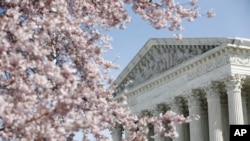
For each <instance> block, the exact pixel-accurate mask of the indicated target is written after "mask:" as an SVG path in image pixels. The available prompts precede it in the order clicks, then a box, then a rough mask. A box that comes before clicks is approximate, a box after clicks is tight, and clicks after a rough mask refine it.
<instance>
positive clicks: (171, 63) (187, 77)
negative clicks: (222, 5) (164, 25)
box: [112, 38, 250, 141]
mask: <svg viewBox="0 0 250 141" xmlns="http://www.w3.org/2000/svg"><path fill="white" fill-rule="evenodd" d="M128 82H130V83H128ZM114 84H115V85H117V86H118V89H117V90H116V92H115V93H114V96H115V97H114V99H115V100H118V101H119V100H120V99H121V97H122V95H126V96H127V100H128V105H129V107H130V110H131V112H132V113H133V114H137V115H143V113H145V111H146V112H150V113H152V114H155V113H159V112H165V111H167V110H172V111H174V112H176V113H178V114H184V115H186V116H188V115H195V114H198V115H200V119H199V120H195V121H192V122H190V123H185V124H181V125H177V127H176V128H177V131H178V133H179V137H178V138H175V139H170V138H166V137H161V136H157V137H156V138H154V139H153V138H151V137H150V135H153V134H154V133H153V132H154V130H153V127H149V128H150V129H149V136H148V138H149V140H152V141H171V140H173V141H229V125H230V124H250V39H243V38H186V39H182V40H181V41H177V40H175V39H167V38H152V39H149V40H148V42H147V43H146V44H145V45H144V46H143V47H142V49H141V50H140V51H139V52H138V53H137V55H136V56H135V57H134V58H133V59H132V61H131V62H130V63H129V64H128V65H127V66H126V68H125V69H124V70H123V71H122V73H121V74H120V75H119V76H118V78H117V79H116V80H115V82H114ZM125 90H126V92H125ZM122 133H123V131H122V128H121V127H120V126H117V128H115V129H113V130H112V137H113V140H114V141H119V140H120V139H121V136H122Z"/></svg>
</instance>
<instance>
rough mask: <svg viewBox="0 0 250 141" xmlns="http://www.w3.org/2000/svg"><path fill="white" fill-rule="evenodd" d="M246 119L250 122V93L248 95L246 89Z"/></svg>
mask: <svg viewBox="0 0 250 141" xmlns="http://www.w3.org/2000/svg"><path fill="white" fill-rule="evenodd" d="M247 120H248V124H250V95H249V90H247Z"/></svg>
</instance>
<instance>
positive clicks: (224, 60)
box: [187, 55, 229, 81]
mask: <svg viewBox="0 0 250 141" xmlns="http://www.w3.org/2000/svg"><path fill="white" fill-rule="evenodd" d="M228 60H229V56H228V55H222V56H220V57H217V58H215V59H214V60H211V62H208V63H206V64H204V65H202V66H199V67H197V68H196V69H195V70H194V71H192V72H190V73H188V74H187V81H190V80H192V79H195V78H197V77H199V76H201V75H204V74H206V73H208V72H211V71H213V70H215V69H217V68H219V67H222V66H224V65H226V64H228V63H229V61H228Z"/></svg>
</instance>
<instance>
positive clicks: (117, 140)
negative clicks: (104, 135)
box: [111, 124, 122, 141]
mask: <svg viewBox="0 0 250 141" xmlns="http://www.w3.org/2000/svg"><path fill="white" fill-rule="evenodd" d="M111 135H112V140H113V141H122V126H121V125H119V124H116V126H115V127H114V128H113V129H112V130H111Z"/></svg>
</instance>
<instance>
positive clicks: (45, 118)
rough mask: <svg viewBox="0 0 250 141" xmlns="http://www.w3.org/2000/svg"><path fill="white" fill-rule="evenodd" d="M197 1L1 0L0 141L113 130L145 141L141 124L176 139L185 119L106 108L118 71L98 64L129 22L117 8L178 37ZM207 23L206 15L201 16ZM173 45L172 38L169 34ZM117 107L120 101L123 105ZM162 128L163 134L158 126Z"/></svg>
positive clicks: (170, 114)
mask: <svg viewBox="0 0 250 141" xmlns="http://www.w3.org/2000/svg"><path fill="white" fill-rule="evenodd" d="M196 2H197V0H190V1H189V4H178V3H176V2H175V1H174V0H162V1H159V2H154V1H149V0H1V1H0V9H1V10H0V11H1V13H0V73H1V77H0V104H1V106H0V120H1V124H0V136H1V137H2V138H4V139H16V140H17V139H20V140H22V141H25V140H28V141H30V140H36V141H49V140H51V141H53V140H55V141H58V140H66V138H68V139H70V137H72V135H73V134H72V133H73V132H75V131H79V130H80V129H81V131H83V132H84V139H83V140H88V137H87V135H88V134H92V135H93V136H94V137H95V138H96V139H97V140H108V139H107V138H105V136H104V135H102V131H103V130H105V129H111V128H112V127H114V126H115V124H116V123H119V124H122V125H123V128H125V129H126V130H128V131H131V136H130V138H129V139H128V140H136V141H140V140H146V138H145V135H146V134H147V130H146V127H147V124H149V123H150V124H153V125H154V126H155V127H156V128H157V129H159V132H161V133H164V135H165V136H171V137H174V136H176V131H175V128H174V126H173V123H176V122H178V123H183V122H188V121H189V118H186V117H184V116H181V115H176V114H175V113H173V112H171V111H169V112H167V113H165V114H163V115H162V114H161V115H159V116H154V117H153V116H146V117H138V116H136V115H132V114H130V112H129V110H128V108H126V105H124V104H122V103H117V102H116V101H113V100H112V93H113V90H114V89H113V88H107V85H109V84H112V78H111V77H110V75H109V72H110V70H111V69H117V68H118V66H117V65H116V64H113V63H112V62H111V61H108V60H105V59H103V53H104V52H105V51H107V50H108V49H109V48H111V46H110V41H111V37H109V36H108V35H106V34H105V31H108V30H111V29H112V28H119V29H124V28H125V25H126V24H127V23H129V22H130V21H131V19H130V17H129V15H127V11H126V9H125V7H124V4H132V5H133V10H134V12H135V13H137V14H139V15H141V17H142V18H143V19H144V20H145V21H148V22H149V23H150V24H151V25H152V26H153V27H154V28H156V29H161V28H168V29H169V30H170V31H173V32H174V33H175V31H178V30H182V29H183V28H182V24H181V21H182V19H187V20H188V21H193V20H194V19H196V18H198V17H200V14H199V9H198V8H197V6H196ZM207 16H208V17H212V16H214V14H213V11H209V12H208V13H207ZM176 37H177V38H178V39H180V38H181V35H180V34H176ZM124 100H126V98H125V97H124ZM164 122H170V123H171V124H169V127H170V129H171V130H168V132H167V131H166V130H165V128H164V126H163V123H164Z"/></svg>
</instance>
